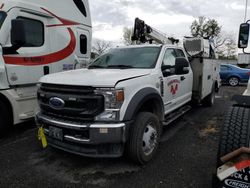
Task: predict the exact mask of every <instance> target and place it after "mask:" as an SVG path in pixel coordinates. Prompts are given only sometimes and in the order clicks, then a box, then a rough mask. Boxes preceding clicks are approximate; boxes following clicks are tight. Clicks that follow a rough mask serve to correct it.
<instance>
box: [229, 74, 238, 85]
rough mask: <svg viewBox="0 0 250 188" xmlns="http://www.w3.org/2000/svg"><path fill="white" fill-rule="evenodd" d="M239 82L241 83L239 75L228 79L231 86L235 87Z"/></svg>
mask: <svg viewBox="0 0 250 188" xmlns="http://www.w3.org/2000/svg"><path fill="white" fill-rule="evenodd" d="M239 83H240V79H239V78H238V77H235V76H232V77H230V78H229V79H228V84H229V85H230V86H233V87H235V86H237V85H239Z"/></svg>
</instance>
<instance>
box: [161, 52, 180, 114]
mask: <svg viewBox="0 0 250 188" xmlns="http://www.w3.org/2000/svg"><path fill="white" fill-rule="evenodd" d="M175 59H176V52H175V49H172V48H168V49H166V51H165V54H164V57H163V61H162V66H171V67H172V68H171V69H170V70H171V72H170V73H169V74H167V75H165V74H164V73H163V85H164V87H163V88H164V92H163V93H164V96H163V101H164V107H165V114H167V113H168V112H170V111H172V110H174V109H175V106H176V105H175V104H176V95H177V93H178V90H179V87H180V80H179V79H178V76H177V75H175V73H174V66H175Z"/></svg>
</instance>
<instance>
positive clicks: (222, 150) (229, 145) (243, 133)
mask: <svg viewBox="0 0 250 188" xmlns="http://www.w3.org/2000/svg"><path fill="white" fill-rule="evenodd" d="M249 119H250V109H249V108H244V107H237V106H235V107H231V108H230V109H229V111H228V113H227V115H226V118H225V120H224V124H223V127H222V131H221V137H220V143H219V151H218V162H219V164H218V165H220V164H221V163H220V157H222V156H224V155H226V154H228V153H231V152H233V151H235V150H237V149H239V148H241V147H249V139H250V126H249V122H250V121H249Z"/></svg>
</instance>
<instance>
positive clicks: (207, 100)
mask: <svg viewBox="0 0 250 188" xmlns="http://www.w3.org/2000/svg"><path fill="white" fill-rule="evenodd" d="M214 101H215V86H214V85H213V87H212V91H211V93H210V94H209V95H208V96H207V97H205V99H204V101H203V104H204V106H208V107H211V106H213V105H214Z"/></svg>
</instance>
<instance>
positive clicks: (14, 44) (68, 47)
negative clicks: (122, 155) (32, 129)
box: [0, 0, 92, 134]
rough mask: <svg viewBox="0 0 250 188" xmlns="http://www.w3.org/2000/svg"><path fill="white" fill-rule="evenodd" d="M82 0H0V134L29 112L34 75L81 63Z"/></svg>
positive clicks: (84, 56) (86, 18) (84, 41)
mask: <svg viewBox="0 0 250 188" xmlns="http://www.w3.org/2000/svg"><path fill="white" fill-rule="evenodd" d="M91 34H92V27H91V17H90V10H89V4H88V1H87V0H71V1H69V0H60V1H54V0H0V44H1V46H0V134H3V131H4V129H5V128H8V127H9V126H10V125H12V124H18V123H21V122H24V121H26V120H28V119H30V118H32V117H34V115H35V109H36V108H37V100H36V95H37V86H36V84H37V82H38V80H39V78H40V77H42V76H44V75H47V74H51V73H56V72H61V71H66V70H72V69H75V68H79V67H82V66H84V65H86V62H88V61H89V59H90V52H91V48H90V47H91V37H92V36H91Z"/></svg>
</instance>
